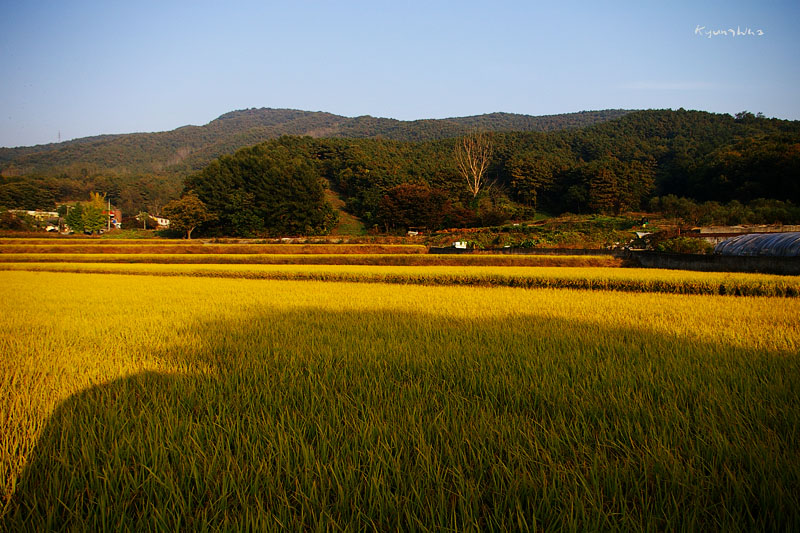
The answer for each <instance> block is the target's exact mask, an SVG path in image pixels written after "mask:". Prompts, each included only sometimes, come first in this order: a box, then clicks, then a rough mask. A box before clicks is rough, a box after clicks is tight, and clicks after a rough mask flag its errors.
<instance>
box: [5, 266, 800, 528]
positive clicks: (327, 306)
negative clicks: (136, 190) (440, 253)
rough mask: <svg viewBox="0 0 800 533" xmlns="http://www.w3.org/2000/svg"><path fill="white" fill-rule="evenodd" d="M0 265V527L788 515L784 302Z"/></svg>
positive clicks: (790, 448)
mask: <svg viewBox="0 0 800 533" xmlns="http://www.w3.org/2000/svg"><path fill="white" fill-rule="evenodd" d="M0 281H1V283H0V299H1V300H0V301H2V302H3V306H4V313H3V314H2V316H0V348H2V349H1V350H0V354H2V355H0V369H2V372H0V415H1V416H0V423H2V424H3V427H2V431H0V435H1V436H2V437H0V463H1V464H2V483H3V494H4V504H3V516H2V523H1V524H0V529H5V530H15V531H24V530H42V529H59V530H61V529H63V530H73V529H77V530H103V529H112V528H113V529H120V530H137V531H138V530H145V529H146V530H152V529H154V530H170V531H174V530H179V529H184V530H193V531H194V530H197V531H202V530H207V529H227V530H242V529H292V530H300V529H303V530H318V529H319V530H323V529H332V530H362V529H371V530H397V529H401V530H439V531H442V530H468V529H471V530H476V529H488V530H495V529H515V530H526V529H546V530H597V529H604V530H624V531H631V530H648V531H649V530H686V529H691V530H732V531H733V530H742V531H752V530H759V529H760V530H796V529H797V528H798V527H799V526H800V511H798V509H800V501H799V499H798V492H797V487H798V486H800V452H798V449H797V447H796V445H795V443H796V441H797V435H798V429H800V397H799V396H800V360H799V359H798V348H800V325H799V324H798V321H797V316H798V313H800V300H797V299H786V298H751V297H744V298H725V297H719V296H703V295H699V296H686V295H671V294H630V293H612V292H604V291H596V292H590V291H570V290H553V289H542V290H531V291H521V290H517V289H512V288H482V287H453V286H449V287H429V286H414V285H404V286H399V285H387V284H372V285H359V284H353V283H321V282H314V281H304V282H296V281H257V280H246V279H209V278H193V277H176V278H166V277H161V276H155V277H148V278H141V277H136V276H126V275H114V276H109V275H99V274H89V275H87V274H81V275H78V274H70V273H51V272H8V271H6V272H0Z"/></svg>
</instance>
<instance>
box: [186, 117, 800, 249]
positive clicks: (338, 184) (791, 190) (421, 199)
mask: <svg viewBox="0 0 800 533" xmlns="http://www.w3.org/2000/svg"><path fill="white" fill-rule="evenodd" d="M460 142H461V140H460V139H458V138H448V139H440V140H434V141H425V142H408V141H395V140H390V139H336V138H324V139H319V138H316V139H315V138H312V137H307V136H306V137H291V136H284V137H281V138H280V139H276V140H271V141H268V142H265V143H262V144H260V145H258V146H255V147H253V148H248V149H242V150H239V151H237V152H236V153H234V154H233V155H228V156H224V157H222V158H220V159H219V160H215V161H214V162H212V163H211V164H210V165H208V166H207V167H206V168H205V169H204V170H203V171H201V172H199V173H195V174H193V175H190V176H189V177H188V178H187V180H186V184H185V185H186V189H187V190H194V191H196V192H197V193H198V195H199V196H200V198H201V199H202V200H203V201H204V202H206V203H207V204H208V205H210V206H212V210H214V211H215V212H217V213H218V219H217V220H218V223H217V224H216V226H214V227H213V228H211V227H209V228H208V229H213V230H214V231H216V232H218V233H219V234H228V235H231V234H233V235H236V234H239V235H247V234H252V233H259V232H260V231H268V232H272V233H275V234H284V233H285V232H286V230H285V225H284V226H278V225H277V224H276V223H272V222H270V221H269V217H267V216H266V215H264V214H258V215H257V216H254V217H253V218H252V220H250V219H248V223H247V224H244V223H243V222H242V221H243V220H244V219H243V217H242V213H246V212H253V213H257V212H258V210H259V209H261V210H262V211H264V213H271V212H284V211H285V210H284V209H283V208H281V207H279V206H281V205H282V202H284V201H285V199H286V198H288V197H289V195H288V193H286V192H283V193H275V192H274V190H278V189H277V188H276V186H275V185H273V184H274V183H276V181H275V180H276V179H277V178H276V176H275V175H274V173H272V174H270V178H269V179H268V180H266V179H261V178H258V180H255V181H254V179H255V178H254V177H258V176H261V174H262V171H261V170H254V169H257V168H260V165H262V164H268V163H269V162H261V163H259V161H260V160H261V159H263V158H271V159H275V160H276V161H277V160H287V161H299V162H303V163H304V164H305V163H310V164H311V166H310V167H304V171H303V173H302V174H303V176H305V177H307V175H308V174H309V173H314V174H316V176H317V179H318V180H319V181H320V182H321V183H327V184H329V185H330V186H331V187H332V188H333V189H334V190H335V191H336V193H338V195H339V196H340V197H341V198H342V199H343V200H344V201H345V202H346V208H347V210H348V211H349V213H351V214H352V215H355V216H357V217H359V218H360V219H361V220H362V221H363V222H364V223H365V224H366V225H367V227H370V228H377V229H378V230H380V231H392V230H400V229H404V228H409V227H427V228H441V227H464V226H486V225H495V224H498V223H500V222H502V221H504V220H507V219H508V218H525V217H528V216H530V215H532V214H533V211H534V210H536V209H542V208H543V209H544V210H546V211H548V212H551V213H563V212H567V211H569V212H573V213H620V212H623V211H636V210H640V209H643V208H649V207H651V206H652V205H657V206H660V208H666V207H668V206H672V205H673V204H675V201H674V200H673V198H674V199H676V200H677V199H678V197H679V196H680V197H688V198H691V199H693V200H694V201H697V202H704V201H708V200H715V201H718V202H719V201H722V202H739V203H740V205H743V204H745V203H750V202H752V201H753V200H756V199H766V200H765V202H766V203H764V202H761V204H759V206H760V207H759V209H761V208H764V207H767V208H769V209H768V211H769V213H767V212H766V211H764V210H763V209H761V210H762V211H764V212H763V213H761V214H760V215H758V217H759V218H764V219H768V220H766V221H767V222H777V221H785V222H788V221H789V220H790V219H791V220H794V219H796V218H797V217H798V209H797V208H796V207H795V206H797V205H798V204H800V181H798V179H797V177H798V176H800V122H798V121H785V120H775V119H766V118H761V117H756V116H754V115H752V114H749V113H741V114H739V115H737V116H736V117H732V116H730V115H715V114H711V113H704V112H689V111H684V110H678V111H641V112H634V113H630V114H627V115H626V116H624V117H621V118H619V119H617V120H615V121H613V122H609V123H603V124H598V125H594V126H591V127H587V128H582V129H578V130H561V131H557V132H549V133H542V132H504V133H493V134H491V135H490V136H489V142H490V143H491V156H490V157H489V160H488V170H487V172H486V182H485V186H483V187H482V188H481V190H480V192H478V191H476V190H474V189H472V188H470V187H468V186H467V183H466V180H465V176H464V175H463V174H462V172H461V171H460V169H459V165H458V163H457V161H456V157H455V153H456V147H457V146H458V145H459V144H460ZM270 154H273V155H270ZM287 168H288V167H287ZM293 175H294V174H293V173H292V172H288V171H287V172H286V173H285V176H284V179H285V180H291V179H293V178H292V176H293ZM304 179H305V178H304ZM248 180H249V181H248ZM259 180H261V181H259ZM263 183H269V184H270V185H269V187H268V188H266V189H264V187H262V184H263ZM490 184H491V185H490ZM262 189H264V190H268V191H273V192H268V193H264V194H263V195H262V199H259V198H251V199H249V200H247V201H243V198H244V196H243V195H248V194H253V193H254V192H257V191H260V190H262ZM315 195H316V196H315V197H316V198H317V200H314V201H313V202H312V201H305V200H303V201H302V202H299V203H298V205H301V204H302V206H304V209H305V210H306V211H309V212H311V211H314V210H315V209H316V210H319V209H322V208H321V207H319V206H318V198H319V197H320V196H321V195H320V193H319V192H318V191H317V192H315ZM660 197H663V198H664V199H663V200H662V199H660ZM689 201H690V202H691V201H692V200H689ZM263 206H271V207H267V208H264V207H263ZM718 207H720V206H718V205H710V206H705V207H704V209H706V210H710V211H714V210H717V211H718ZM670 209H672V208H671V207H670ZM297 211H298V212H299V211H300V210H299V209H297ZM233 215H235V216H233ZM693 216H694V215H693ZM226 217H227V218H226ZM697 217H698V221H700V220H701V219H704V218H708V217H706V216H705V215H704V214H703V213H698V214H697ZM716 218H719V217H717V216H716V215H713V214H711V219H716ZM226 220H229V221H230V222H224V221H226ZM250 222H253V224H250ZM255 222H258V223H257V224H256V223H255ZM282 223H283V222H282ZM309 227H311V226H309ZM314 227H316V226H314Z"/></svg>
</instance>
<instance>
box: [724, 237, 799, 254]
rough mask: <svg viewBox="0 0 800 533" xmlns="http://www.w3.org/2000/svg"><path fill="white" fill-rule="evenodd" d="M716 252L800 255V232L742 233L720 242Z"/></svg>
mask: <svg viewBox="0 0 800 533" xmlns="http://www.w3.org/2000/svg"><path fill="white" fill-rule="evenodd" d="M714 253H715V254H720V255H733V256H749V257H800V232H791V233H751V234H748V235H740V236H738V237H732V238H730V239H727V240H725V241H722V242H721V243H719V244H718V245H717V246H716V247H715V248H714Z"/></svg>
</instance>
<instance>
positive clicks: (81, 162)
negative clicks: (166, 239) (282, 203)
mask: <svg viewBox="0 0 800 533" xmlns="http://www.w3.org/2000/svg"><path fill="white" fill-rule="evenodd" d="M626 113H627V111H624V110H606V111H584V112H580V113H569V114H563V115H550V116H541V117H533V116H529V115H516V114H510V113H492V114H489V115H479V116H473V117H460V118H449V119H431V120H416V121H400V120H394V119H387V118H375V117H371V116H361V117H355V118H348V117H343V116H339V115H333V114H331V113H323V112H312V111H298V110H292V109H247V110H242V111H233V112H231V113H226V114H224V115H222V116H220V117H219V118H217V119H216V120H213V121H211V122H210V123H208V124H206V125H205V126H184V127H182V128H178V129H176V130H172V131H167V132H160V133H131V134H125V135H101V136H97V137H87V138H83V139H76V140H73V141H68V142H63V143H58V144H46V145H38V146H33V147H21V148H0V173H2V175H3V176H6V177H12V176H20V175H50V176H57V175H66V176H70V177H85V176H87V175H91V174H97V173H106V174H109V173H110V174H117V175H134V174H158V175H174V174H180V173H184V172H186V171H191V170H198V169H200V168H202V167H204V166H205V165H206V164H207V163H208V162H209V161H211V160H212V159H214V158H215V157H218V156H220V155H222V154H226V153H232V152H234V151H235V150H237V149H239V148H242V147H245V146H251V145H254V144H258V143H260V142H264V141H267V140H270V139H275V138H277V137H280V136H281V135H308V136H311V137H353V138H362V137H364V138H386V139H393V140H405V141H425V140H435V139H443V138H447V137H456V136H459V135H463V134H465V133H468V132H469V131H471V130H472V129H475V128H478V129H486V130H491V131H553V130H558V129H564V128H579V127H583V126H589V125H591V124H596V123H599V122H603V121H607V120H612V119H614V118H618V117H620V116H623V115H624V114H626Z"/></svg>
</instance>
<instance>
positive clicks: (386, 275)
mask: <svg viewBox="0 0 800 533" xmlns="http://www.w3.org/2000/svg"><path fill="white" fill-rule="evenodd" d="M425 257H428V256H425ZM576 264H579V263H578V262H576ZM2 270H30V271H50V272H83V273H95V274H137V275H149V276H173V277H174V276H205V277H223V278H224V277H229V278H247V279H287V280H288V279H292V280H317V281H349V282H356V283H363V282H368V283H395V284H421V285H472V286H508V287H522V288H568V289H591V290H613V291H625V292H666V293H677V294H726V295H749V296H788V297H797V296H800V278H798V277H797V276H777V275H772V274H750V273H738V272H732V273H725V272H688V271H681V270H662V269H644V268H614V267H579V266H576V267H496V266H469V265H467V266H453V265H444V266H442V265H425V266H404V265H399V266H391V265H389V266H386V265H369V264H368V265H364V264H350V265H337V264H163V263H136V264H119V263H61V262H53V263H46V262H42V263H27V262H26V263H3V262H0V271H2Z"/></svg>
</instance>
